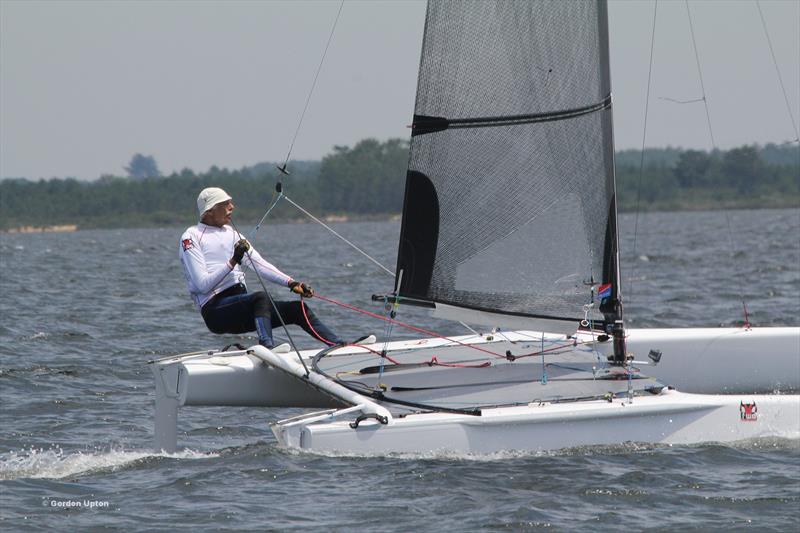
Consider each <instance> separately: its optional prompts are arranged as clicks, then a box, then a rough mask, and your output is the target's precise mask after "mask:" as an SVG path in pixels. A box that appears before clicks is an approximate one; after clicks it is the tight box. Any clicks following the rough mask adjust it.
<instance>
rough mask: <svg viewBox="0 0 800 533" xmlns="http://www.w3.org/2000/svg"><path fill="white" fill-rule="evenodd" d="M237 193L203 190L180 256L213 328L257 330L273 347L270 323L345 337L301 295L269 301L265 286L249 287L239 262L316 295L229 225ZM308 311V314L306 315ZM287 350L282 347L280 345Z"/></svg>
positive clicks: (328, 338)
mask: <svg viewBox="0 0 800 533" xmlns="http://www.w3.org/2000/svg"><path fill="white" fill-rule="evenodd" d="M234 207H235V206H234V204H233V199H232V198H231V197H230V196H229V195H228V193H226V192H225V191H224V190H222V189H220V188H218V187H209V188H206V189H203V190H202V191H200V195H199V196H198V197H197V210H198V212H199V214H200V222H199V223H198V224H197V225H196V226H192V227H190V228H187V229H186V231H185V232H184V233H183V235H182V236H181V243H180V259H181V265H182V266H183V273H184V276H185V278H186V285H187V287H188V288H189V294H190V295H191V297H192V300H193V301H194V303H195V305H197V307H198V308H199V309H200V314H201V315H202V316H203V320H204V321H205V323H206V326H208V329H209V330H211V331H212V332H213V333H218V334H221V333H245V332H248V331H257V332H258V342H259V344H261V345H262V346H264V347H266V348H269V349H272V348H274V346H275V343H274V341H273V339H272V328H273V327H275V326H278V325H280V324H281V320H280V318H279V317H278V314H279V313H280V317H282V318H283V322H284V323H285V324H287V325H288V324H296V325H298V326H300V327H301V328H303V329H304V330H305V331H306V332H307V333H308V334H309V335H311V336H312V337H314V338H315V339H317V340H320V341H322V342H324V343H325V344H329V345H334V344H341V343H342V342H343V341H342V340H341V339H340V338H339V336H338V335H336V334H335V333H334V332H333V331H331V330H330V329H329V328H328V327H327V326H325V325H324V324H323V323H322V322H321V321H320V320H319V319H318V318H317V317H316V315H314V313H313V311H311V309H310V308H309V307H308V306H305V316H304V313H303V304H302V303H301V302H300V301H274V305H273V303H272V302H271V301H270V298H269V297H268V296H267V294H266V293H264V292H261V291H259V292H247V287H246V286H245V283H244V277H245V276H244V272H243V271H242V268H241V265H243V264H244V265H245V266H247V267H249V268H251V269H254V270H255V271H256V272H257V273H258V275H259V276H260V277H261V278H262V279H264V280H268V281H271V282H272V283H275V284H277V285H281V286H283V287H288V288H289V289H290V290H291V291H292V292H294V293H296V294H299V295H302V296H304V297H305V298H311V297H313V296H314V290H313V289H312V288H311V287H310V286H309V285H307V284H305V283H302V282H300V281H296V280H294V279H293V278H292V277H291V276H288V275H286V274H284V273H283V272H281V271H280V270H279V269H278V268H276V267H275V266H273V265H272V264H271V263H269V262H268V261H266V260H265V259H264V258H263V257H261V255H260V254H259V253H258V252H257V251H256V250H255V248H253V247H252V246H251V245H250V243H248V242H247V240H245V239H244V238H242V236H241V234H240V233H239V232H238V231H236V230H235V229H234V228H232V227H231V225H230V224H231V213H233V210H234ZM306 317H307V319H306ZM281 351H283V350H281Z"/></svg>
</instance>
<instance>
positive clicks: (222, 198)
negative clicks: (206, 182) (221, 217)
mask: <svg viewBox="0 0 800 533" xmlns="http://www.w3.org/2000/svg"><path fill="white" fill-rule="evenodd" d="M231 199H232V198H231V197H230V195H228V193H226V192H225V191H223V190H222V189H220V188H219V187H207V188H205V189H203V190H202V191H200V194H199V195H197V211H198V212H199V213H200V217H202V216H203V213H205V212H206V211H208V210H209V209H211V208H212V207H214V206H215V205H217V204H219V203H222V202H226V201H228V200H231Z"/></svg>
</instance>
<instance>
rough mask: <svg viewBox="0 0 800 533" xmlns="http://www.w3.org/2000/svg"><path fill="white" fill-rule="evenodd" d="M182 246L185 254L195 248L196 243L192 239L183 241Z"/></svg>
mask: <svg viewBox="0 0 800 533" xmlns="http://www.w3.org/2000/svg"><path fill="white" fill-rule="evenodd" d="M181 245H182V246H183V251H184V252H185V251H186V250H188V249H189V248H191V247H192V246H194V242H192V239H183V240H182V241H181Z"/></svg>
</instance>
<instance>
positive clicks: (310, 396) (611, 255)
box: [151, 0, 800, 453]
mask: <svg viewBox="0 0 800 533" xmlns="http://www.w3.org/2000/svg"><path fill="white" fill-rule="evenodd" d="M608 56H609V53H608V23H607V11H606V3H605V1H602V0H600V1H596V2H503V1H496V2H495V1H484V2H457V1H436V2H429V4H428V8H427V14H426V22H425V34H424V40H423V50H422V57H421V62H420V69H419V79H418V87H417V97H416V104H415V111H414V120H413V125H412V137H411V146H410V158H409V165H408V173H407V180H406V191H405V200H404V207H403V217H402V227H401V235H400V242H399V249H398V259H397V268H396V278H395V285H394V291H393V292H391V293H390V294H387V295H385V296H382V297H379V298H378V299H379V300H382V302H383V303H384V305H386V306H389V307H391V306H396V305H421V306H425V307H428V308H430V309H431V311H432V312H433V313H434V314H435V315H436V316H439V317H443V318H448V319H451V320H454V321H463V322H467V323H470V324H485V325H487V326H502V327H503V328H508V329H510V330H511V331H504V330H501V331H497V330H496V329H493V330H492V331H491V332H489V333H485V334H475V335H464V336H457V337H441V336H437V335H435V334H433V333H432V332H431V333H430V334H429V335H428V336H426V337H425V338H420V339H414V340H401V341H392V342H374V341H373V342H368V343H366V344H358V345H349V346H334V347H330V348H328V349H326V350H323V351H321V352H317V351H298V350H294V351H288V352H285V351H284V352H283V353H276V352H274V351H270V350H268V349H266V348H263V347H261V346H258V345H256V346H252V347H250V348H245V349H240V350H238V349H237V350H233V351H208V352H197V353H191V354H183V355H180V356H173V357H168V358H165V359H161V360H158V361H154V362H153V364H152V366H151V368H152V370H153V373H154V375H155V382H156V447H157V448H159V449H164V450H166V451H173V450H174V449H175V448H176V446H177V416H178V409H179V407H182V406H188V405H237V406H242V405H252V406H271V407H308V408H320V409H323V410H321V411H314V412H310V413H306V414H303V415H301V416H298V417H295V418H291V419H287V420H281V421H278V422H275V423H273V424H272V426H271V428H272V431H273V433H274V435H275V437H276V438H277V440H278V442H279V443H280V444H281V445H282V446H287V447H292V448H299V449H305V450H315V451H338V452H355V453H392V452H426V451H431V450H452V451H457V452H466V453H491V452H496V451H501V450H548V449H557V448H564V447H574V446H583V445H600V444H615V443H622V442H647V443H673V444H689V443H699V442H709V441H714V442H731V441H738V440H743V439H752V438H759V437H783V438H793V439H796V438H800V396H798V395H797V394H796V393H797V391H800V328H794V327H793V328H750V327H743V328H724V329H723V328H720V329H714V328H703V329H659V330H646V329H643V330H636V329H629V328H626V327H625V323H624V314H623V306H622V301H623V299H622V286H621V283H620V272H619V251H618V236H617V209H616V191H615V181H614V145H613V135H612V97H611V82H610V73H609V57H608ZM515 328H516V329H515ZM421 331H424V330H421ZM545 332H546V333H545ZM426 333H427V332H426ZM679 391H683V392H679ZM777 392H781V393H777Z"/></svg>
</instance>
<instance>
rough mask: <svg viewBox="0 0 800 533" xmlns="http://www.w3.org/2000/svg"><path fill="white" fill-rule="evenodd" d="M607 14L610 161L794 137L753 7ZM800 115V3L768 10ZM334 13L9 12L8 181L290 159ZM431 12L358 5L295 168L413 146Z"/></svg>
mask: <svg viewBox="0 0 800 533" xmlns="http://www.w3.org/2000/svg"><path fill="white" fill-rule="evenodd" d="M654 5H655V4H654V2H653V1H651V0H625V1H623V0H611V1H610V3H609V26H610V35H611V38H610V39H611V44H610V46H611V76H612V77H611V79H612V87H613V93H614V129H615V132H614V135H615V142H616V148H617V149H618V150H619V149H625V148H640V147H641V146H642V143H643V138H644V141H645V145H646V146H655V147H663V146H676V147H683V148H695V149H709V148H711V147H712V146H716V147H718V148H721V149H727V148H731V147H735V146H740V145H742V144H752V143H759V144H766V143H768V142H775V143H782V142H785V141H789V140H792V139H794V138H796V133H795V131H794V128H793V126H792V121H791V119H790V114H789V111H788V110H787V106H786V102H785V99H784V96H783V93H782V91H781V88H780V84H779V81H778V76H777V74H776V71H775V67H774V64H773V61H772V58H771V56H770V50H769V47H768V44H767V40H766V37H765V34H764V31H763V29H762V26H761V22H760V18H759V14H758V9H757V6H756V3H755V2H754V1H751V0H738V1H722V0H719V1H699V0H694V1H690V2H689V9H690V12H691V20H692V24H693V26H694V30H695V38H696V41H697V48H698V54H699V58H700V63H701V68H702V76H703V86H704V87H705V94H706V98H707V102H708V105H709V115H710V118H711V125H712V131H713V138H714V143H713V145H712V141H711V136H710V135H709V128H708V122H707V119H706V112H705V109H704V107H703V104H702V103H687V104H680V103H676V102H673V101H670V100H669V99H671V100H678V101H685V100H692V99H697V98H699V97H701V96H702V94H703V93H702V90H701V84H700V81H699V77H698V69H697V64H696V62H695V55H694V52H693V49H692V44H691V43H692V39H691V33H690V30H689V19H688V17H687V13H686V5H685V4H684V2H682V1H677V0H661V1H660V2H659V3H658V11H657V13H658V16H657V24H656V29H655V35H656V38H655V47H654V65H653V73H652V82H651V90H650V105H649V108H648V109H649V110H648V114H647V117H648V118H647V132H646V136H645V135H644V133H643V131H644V116H645V103H646V93H647V79H648V69H649V56H650V42H651V39H650V37H651V32H652V20H653V11H654ZM760 5H761V8H762V11H763V14H764V18H765V20H766V24H767V28H768V29H769V35H770V37H771V39H772V44H773V48H774V52H775V56H776V58H777V62H778V67H779V70H780V73H781V76H782V78H783V82H784V85H785V88H786V94H787V96H788V99H789V103H790V108H791V117H792V118H793V119H794V123H795V124H798V123H799V122H800V121H798V117H799V116H800V1H798V0H762V1H761V4H760ZM339 6H340V2H338V1H334V0H327V1H297V2H285V1H277V0H275V1H257V0H249V1H227V2H221V1H215V0H202V1H198V0H181V1H159V0H150V1H133V0H128V1H95V0H89V1H72V0H58V1H35V0H28V1H20V0H0V177H2V178H10V177H26V178H29V179H39V178H50V177H77V178H79V179H96V178H98V177H99V176H101V175H103V174H113V175H124V174H125V171H124V170H123V167H125V166H126V165H127V164H128V163H129V162H130V160H131V157H132V156H133V154H135V153H142V154H145V155H152V156H153V157H154V158H155V159H156V161H157V162H158V165H159V167H160V169H161V171H162V172H163V173H165V174H169V173H171V172H173V171H180V170H181V169H183V168H190V169H192V170H194V171H197V172H204V171H206V170H207V169H208V168H209V167H211V166H212V165H216V166H218V167H226V168H230V169H238V168H241V167H243V166H248V165H253V164H255V163H259V162H263V161H283V159H284V158H285V157H286V155H287V152H288V150H289V146H290V144H291V143H292V139H293V137H294V135H295V131H296V130H297V127H298V123H299V120H300V116H301V114H302V112H303V108H304V105H305V102H306V98H307V96H308V93H309V90H310V89H311V86H312V82H313V79H314V74H315V72H316V70H317V67H318V65H319V64H320V59H321V57H322V53H323V50H324V49H325V45H326V42H327V41H328V37H329V35H330V31H331V27H332V24H333V22H334V20H335V19H336V14H337V12H338V10H339ZM424 15H425V2H423V1H416V0H405V1H388V0H385V1H380V2H365V1H355V0H347V1H345V3H344V6H343V8H342V11H341V16H340V18H339V21H338V24H337V26H336V31H335V33H334V35H333V38H332V40H331V43H330V47H329V49H328V52H327V56H326V58H325V61H324V63H323V66H322V69H321V71H320V74H319V78H318V80H317V84H316V88H315V90H314V93H313V96H312V98H311V100H310V104H309V106H308V109H307V111H306V114H305V118H304V120H303V122H302V126H301V128H300V130H299V133H298V134H297V138H296V141H295V143H294V147H293V151H292V159H320V158H322V157H323V156H324V155H326V154H328V153H330V152H331V151H332V149H333V147H334V146H336V145H347V146H353V145H354V144H355V143H357V142H358V141H360V140H362V139H364V138H368V137H374V138H378V139H380V140H385V139H388V138H392V137H403V138H407V137H408V136H409V129H408V127H407V126H408V124H409V123H410V121H411V117H412V115H413V107H414V94H415V90H416V77H417V70H418V66H419V56H420V49H421V41H422V30H423V23H424Z"/></svg>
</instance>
